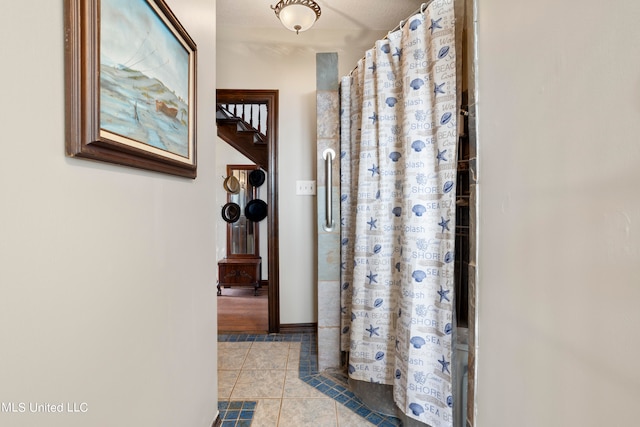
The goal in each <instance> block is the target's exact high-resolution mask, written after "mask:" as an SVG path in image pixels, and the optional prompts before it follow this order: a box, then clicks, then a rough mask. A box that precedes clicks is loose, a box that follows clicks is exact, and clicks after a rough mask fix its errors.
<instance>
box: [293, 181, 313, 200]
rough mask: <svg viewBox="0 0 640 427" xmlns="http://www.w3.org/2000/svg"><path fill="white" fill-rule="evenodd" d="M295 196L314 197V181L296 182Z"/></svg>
mask: <svg viewBox="0 0 640 427" xmlns="http://www.w3.org/2000/svg"><path fill="white" fill-rule="evenodd" d="M296 195H298V196H315V195H316V182H315V181H296Z"/></svg>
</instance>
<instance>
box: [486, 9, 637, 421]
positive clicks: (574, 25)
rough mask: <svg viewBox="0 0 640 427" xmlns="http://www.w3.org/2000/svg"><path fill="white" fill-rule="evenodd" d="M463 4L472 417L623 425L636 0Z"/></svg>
mask: <svg viewBox="0 0 640 427" xmlns="http://www.w3.org/2000/svg"><path fill="white" fill-rule="evenodd" d="M478 4H479V16H478V25H479V35H478V41H479V50H478V56H479V66H478V72H479V105H478V114H479V123H480V126H479V149H478V153H479V155H478V158H479V168H480V170H479V177H480V184H479V188H480V202H479V212H480V224H479V267H478V271H479V274H480V279H479V282H478V291H479V346H480V347H479V354H478V362H479V370H478V375H479V377H478V384H477V385H478V400H477V404H478V417H477V421H478V422H477V426H478V427H513V426H519V427H539V426H545V427H554V426H558V427H566V426H584V427H588V426H594V427H595V426H623V425H637V424H638V420H637V418H638V416H637V404H638V402H639V401H640V370H638V368H637V359H638V354H639V353H640V340H639V339H638V337H639V333H638V325H640V310H639V309H638V305H639V303H640V269H639V267H638V266H639V265H640V229H639V224H640V197H639V195H640V191H639V190H638V181H640V167H638V165H639V164H640V144H639V143H638V135H639V134H640V117H639V116H640V45H639V44H638V40H640V27H638V25H637V18H638V16H640V5H639V4H638V3H637V2H634V1H622V2H616V4H615V6H614V5H611V6H609V5H608V4H605V3H602V2H600V1H595V0H587V1H580V2H578V1H568V2H566V1H565V2H557V1H550V0H543V1H541V2H530V1H523V0H516V1H513V0H494V1H490V2H478Z"/></svg>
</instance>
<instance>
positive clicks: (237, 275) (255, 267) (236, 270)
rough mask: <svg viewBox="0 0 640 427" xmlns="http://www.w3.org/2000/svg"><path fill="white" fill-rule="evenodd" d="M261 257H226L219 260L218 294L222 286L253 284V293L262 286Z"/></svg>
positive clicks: (255, 293) (256, 292)
mask: <svg viewBox="0 0 640 427" xmlns="http://www.w3.org/2000/svg"><path fill="white" fill-rule="evenodd" d="M260 263H261V258H260V257H257V258H225V259H223V260H220V261H218V295H222V288H223V287H225V288H230V287H232V286H253V294H254V295H257V294H258V288H259V287H260Z"/></svg>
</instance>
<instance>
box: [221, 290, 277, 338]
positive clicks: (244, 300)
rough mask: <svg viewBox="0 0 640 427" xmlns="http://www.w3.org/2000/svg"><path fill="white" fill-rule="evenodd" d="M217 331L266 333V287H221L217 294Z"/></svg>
mask: <svg viewBox="0 0 640 427" xmlns="http://www.w3.org/2000/svg"><path fill="white" fill-rule="evenodd" d="M217 298H218V333H219V334H221V333H229V332H232V333H239V332H245V333H252V334H266V333H267V332H268V331H269V317H268V305H267V302H268V296H267V288H264V287H263V288H260V289H258V295H257V296H255V295H253V288H250V287H245V288H222V295H220V296H218V297H217Z"/></svg>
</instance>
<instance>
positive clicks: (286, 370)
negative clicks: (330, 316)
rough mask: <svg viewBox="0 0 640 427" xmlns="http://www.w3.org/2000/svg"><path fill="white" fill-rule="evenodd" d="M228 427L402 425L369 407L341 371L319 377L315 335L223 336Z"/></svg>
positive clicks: (222, 405) (221, 382)
mask: <svg viewBox="0 0 640 427" xmlns="http://www.w3.org/2000/svg"><path fill="white" fill-rule="evenodd" d="M218 341H219V342H218V395H219V399H220V400H219V401H218V409H219V410H220V418H221V419H222V426H223V427H227V426H228V427H232V426H239V427H244V426H252V427H275V426H278V427H304V426H313V427H323V426H328V427H329V426H331V427H359V426H381V427H398V426H400V425H401V423H400V421H399V420H398V419H396V418H393V417H388V416H385V415H382V414H378V413H376V412H374V411H372V410H370V409H369V408H367V407H366V406H365V405H364V404H363V403H362V402H361V401H360V399H358V398H357V397H356V396H355V395H354V394H353V393H351V391H349V390H348V389H347V387H346V384H345V378H344V377H343V376H342V375H341V374H340V373H326V372H325V373H318V368H317V366H318V365H317V342H316V335H315V334H269V335H249V334H246V335H242V334H241V335H219V336H218Z"/></svg>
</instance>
